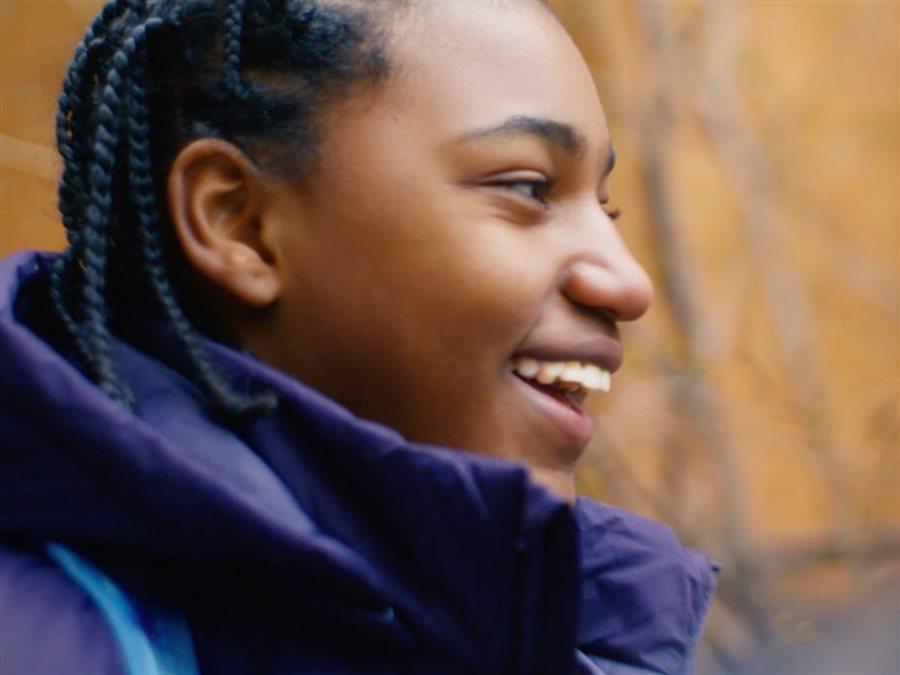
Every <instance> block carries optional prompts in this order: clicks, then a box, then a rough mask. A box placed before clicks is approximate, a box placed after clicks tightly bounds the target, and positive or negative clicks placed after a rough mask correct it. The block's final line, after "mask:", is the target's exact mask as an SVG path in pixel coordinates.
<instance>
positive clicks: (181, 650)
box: [45, 542, 200, 675]
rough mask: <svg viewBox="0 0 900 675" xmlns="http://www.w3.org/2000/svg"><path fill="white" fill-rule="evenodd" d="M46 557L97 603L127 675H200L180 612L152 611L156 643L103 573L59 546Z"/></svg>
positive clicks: (49, 546) (53, 545) (52, 545)
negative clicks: (117, 646) (117, 648)
mask: <svg viewBox="0 0 900 675" xmlns="http://www.w3.org/2000/svg"><path fill="white" fill-rule="evenodd" d="M45 549H46V551H47V555H49V556H50V558H51V559H52V560H53V561H54V562H55V563H56V564H57V565H59V566H60V568H62V570H63V571H64V572H65V573H66V574H67V575H68V576H69V578H70V579H72V581H74V582H75V583H76V584H77V585H78V586H79V587H80V588H81V589H82V590H83V591H84V592H85V593H86V594H87V595H88V597H90V598H91V600H93V602H94V604H96V605H97V607H98V608H99V609H100V612H101V613H102V614H103V617H104V618H105V619H106V622H107V623H108V624H109V627H110V631H111V632H112V634H113V637H114V638H115V640H116V643H117V644H118V645H119V650H120V651H121V653H122V659H123V661H124V662H125V671H126V672H127V673H128V675H199V672H200V671H199V669H198V667H197V657H196V655H195V654H194V645H193V642H192V640H191V633H190V630H189V629H188V625H187V621H185V619H184V616H183V615H182V614H181V613H180V612H176V611H172V610H163V609H159V608H152V610H151V611H150V612H149V614H150V616H151V617H152V619H151V623H152V631H153V635H152V639H151V637H149V636H148V635H147V632H146V631H145V630H144V628H143V626H142V625H141V622H140V619H139V616H138V612H137V609H136V608H135V606H134V603H132V601H131V600H130V599H129V597H128V596H127V595H126V594H125V593H124V592H123V591H122V589H121V588H119V586H117V585H116V584H115V582H113V581H112V579H110V578H109V577H107V576H106V575H105V574H103V572H101V571H100V570H99V569H97V568H96V567H95V566H94V565H92V564H91V563H90V562H88V561H87V560H85V559H84V558H82V557H81V556H79V555H78V554H77V553H75V552H74V551H73V550H71V549H69V548H66V547H65V546H63V545H61V544H57V543H55V542H48V543H47V544H46V545H45Z"/></svg>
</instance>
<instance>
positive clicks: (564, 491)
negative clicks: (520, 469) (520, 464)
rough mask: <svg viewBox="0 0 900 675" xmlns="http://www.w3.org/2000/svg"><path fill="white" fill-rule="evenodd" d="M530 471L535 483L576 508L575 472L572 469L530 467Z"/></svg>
mask: <svg viewBox="0 0 900 675" xmlns="http://www.w3.org/2000/svg"><path fill="white" fill-rule="evenodd" d="M528 471H529V473H530V474H531V478H532V480H534V482H535V483H537V484H538V485H541V486H543V487H545V488H547V489H548V490H550V492H553V493H554V494H555V495H556V496H558V497H560V498H561V499H564V500H565V501H566V502H568V504H569V505H570V506H574V504H575V496H576V494H575V472H574V470H573V468H572V467H545V466H529V467H528Z"/></svg>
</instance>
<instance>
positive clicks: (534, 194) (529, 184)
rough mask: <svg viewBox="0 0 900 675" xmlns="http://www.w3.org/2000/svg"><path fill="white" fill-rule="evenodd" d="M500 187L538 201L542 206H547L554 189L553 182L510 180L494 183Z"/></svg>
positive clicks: (543, 180)
mask: <svg viewBox="0 0 900 675" xmlns="http://www.w3.org/2000/svg"><path fill="white" fill-rule="evenodd" d="M493 185H496V186H498V187H502V188H507V189H509V190H512V191H513V192H518V193H519V194H521V195H523V196H524V197H527V198H528V199H531V200H532V201H536V202H538V203H539V204H541V205H542V206H547V204H548V201H549V199H548V197H549V194H550V190H551V189H552V188H553V181H552V180H546V179H542V180H510V181H503V182H497V183H493Z"/></svg>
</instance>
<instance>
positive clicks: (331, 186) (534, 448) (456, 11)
mask: <svg viewBox="0 0 900 675" xmlns="http://www.w3.org/2000/svg"><path fill="white" fill-rule="evenodd" d="M418 14H419V16H418V18H413V19H410V23H409V24H408V25H406V27H405V28H404V29H403V30H401V31H400V35H399V37H397V38H395V39H394V41H393V42H392V44H393V45H394V50H395V51H394V53H393V54H392V60H393V63H394V65H395V68H396V71H395V76H394V77H392V79H391V80H390V81H388V82H386V83H385V84H384V85H383V86H381V87H380V88H378V89H377V91H373V92H369V93H366V94H360V95H357V96H351V97H350V99H349V100H347V101H345V102H343V103H339V104H337V105H335V106H334V107H332V108H330V109H329V110H328V114H327V117H326V119H325V120H324V122H323V130H324V131H323V133H324V139H323V142H322V144H321V147H320V153H319V156H320V159H319V162H318V164H317V166H316V169H315V170H314V172H313V173H311V174H309V175H307V176H305V177H304V178H302V179H301V180H300V181H298V182H295V183H291V184H288V183H285V182H278V181H276V180H274V179H271V180H270V179H266V180H267V181H268V182H267V183H266V185H265V199H264V200H263V204H262V206H261V207H260V211H259V220H258V222H259V225H258V226H259V227H260V228H262V229H261V231H262V233H263V234H262V236H261V241H263V242H264V245H265V247H266V256H264V257H265V258H266V264H267V265H269V266H270V267H271V269H272V270H274V273H275V274H276V275H277V280H278V283H277V299H276V300H275V302H274V303H273V304H272V305H271V306H269V307H268V308H266V309H265V310H260V311H257V312H251V313H249V314H245V315H244V316H245V318H244V319H242V320H241V321H239V322H238V325H236V326H233V328H234V329H235V330H236V332H237V334H238V336H239V338H240V339H241V340H243V342H244V343H245V344H246V345H247V346H248V347H249V348H250V349H251V350H253V351H254V352H255V353H256V354H257V355H258V356H259V357H260V358H262V359H263V360H265V361H267V362H269V363H271V364H273V365H275V366H277V367H279V368H281V369H283V370H285V371H287V372H290V373H292V374H293V375H295V376H296V377H298V378H299V379H301V380H303V381H304V382H306V383H308V384H309V385H311V386H313V387H315V388H317V389H319V390H320V391H322V392H324V393H325V394H327V395H328V396H331V397H333V398H334V399H336V400H338V401H339V402H341V403H343V404H344V405H346V406H347V407H349V408H350V409H351V410H352V411H353V412H355V413H357V414H358V415H360V416H363V417H367V418H370V419H374V420H377V421H380V422H383V423H385V424H388V425H390V426H391V427H394V428H395V429H397V430H398V431H400V432H401V433H403V434H404V435H405V436H406V437H407V438H409V439H412V440H415V441H422V442H430V443H438V444H443V445H450V446H456V447H460V448H465V449H468V450H473V451H477V452H481V453H486V454H490V455H495V456H500V457H504V458H509V459H518V460H521V461H524V462H526V463H527V464H528V465H530V466H531V467H534V468H537V469H540V468H542V467H547V468H551V467H568V468H569V469H571V467H572V465H573V464H574V462H575V460H576V459H577V458H578V456H579V454H580V452H581V450H582V449H583V447H584V445H585V444H586V442H587V441H588V439H589V436H590V425H589V422H587V420H586V419H585V418H584V417H583V416H578V415H576V414H575V413H574V412H572V411H571V409H569V410H568V411H567V410H566V406H564V405H563V404H561V403H558V402H556V401H555V400H554V399H552V398H551V397H548V396H547V395H546V394H541V393H538V391H537V390H536V389H532V388H530V387H529V386H528V385H525V384H524V382H523V381H522V380H520V379H519V378H517V377H516V376H514V375H513V374H512V371H511V368H510V360H511V359H512V358H513V357H514V356H515V355H518V354H523V353H530V354H532V355H536V356H542V357H543V358H545V359H546V360H551V361H565V360H580V361H595V362H597V363H599V364H601V365H602V366H603V367H604V368H605V369H607V370H615V368H616V367H618V365H619V363H620V360H621V347H620V343H619V341H618V332H617V328H616V321H617V320H623V321H627V320H633V319H636V318H638V317H639V316H641V315H642V314H643V313H644V312H645V311H646V309H647V306H648V304H649V303H650V300H651V296H652V289H651V285H650V282H649V280H648V277H647V275H646V274H645V272H644V271H643V270H642V268H641V267H640V266H639V265H638V263H637V262H636V261H635V260H634V259H633V258H632V257H631V255H630V254H629V252H628V250H627V249H626V247H625V245H624V244H623V242H622V240H621V239H620V237H619V235H618V233H617V232H616V229H615V228H614V226H613V223H612V221H611V219H610V218H609V216H608V215H607V213H606V211H605V210H604V204H605V203H606V201H607V200H608V199H609V186H608V180H609V176H608V173H609V170H610V169H611V158H612V146H611V145H610V138H609V132H608V131H607V127H606V120H605V118H604V114H603V109H602V108H601V106H600V101H599V99H598V96H597V92H596V90H595V87H594V85H593V82H592V79H591V76H590V73H589V71H588V68H587V66H586V64H585V63H584V61H583V60H582V58H581V56H580V54H579V53H578V51H577V49H576V47H575V46H574V44H573V43H572V41H571V40H570V38H569V37H568V35H567V34H566V33H565V31H564V30H563V29H562V28H561V27H560V26H559V24H558V23H557V22H556V20H555V19H554V18H553V17H552V16H551V15H550V14H549V13H548V12H547V11H546V10H544V9H543V8H541V7H540V6H539V5H537V4H534V5H532V4H531V3H514V4H512V5H502V6H498V5H496V4H494V3H481V2H451V3H434V6H433V7H429V8H427V10H426V11H423V12H420V13H418ZM550 183H552V187H548V185H549V184H550ZM600 395H602V394H600Z"/></svg>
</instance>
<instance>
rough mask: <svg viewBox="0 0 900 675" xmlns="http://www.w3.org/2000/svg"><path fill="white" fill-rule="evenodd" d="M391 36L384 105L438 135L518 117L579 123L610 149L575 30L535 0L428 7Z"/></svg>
mask: <svg viewBox="0 0 900 675" xmlns="http://www.w3.org/2000/svg"><path fill="white" fill-rule="evenodd" d="M423 4H424V7H423V10H422V11H418V12H414V13H413V14H412V15H411V16H410V17H409V19H408V21H406V22H404V25H403V26H402V27H399V28H398V30H397V31H396V33H395V35H394V37H393V39H392V40H391V61H392V63H393V65H394V77H393V78H392V79H391V81H390V82H389V83H388V84H387V85H386V87H385V88H384V89H383V90H382V92H381V94H382V96H380V98H381V103H382V104H384V105H385V106H386V107H388V108H391V109H393V110H392V114H393V115H395V116H397V117H398V118H399V117H401V116H402V117H403V118H404V119H405V120H406V121H407V122H414V121H415V120H418V122H419V123H420V124H422V125H424V126H425V128H426V130H427V131H428V133H430V134H432V135H434V136H436V137H440V140H446V139H450V138H456V137H458V136H460V135H461V134H464V133H466V132H468V131H470V130H472V129H477V128H486V127H490V126H492V125H495V124H497V123H498V122H500V121H502V120H504V119H508V118H511V117H516V116H523V115H527V116H532V117H543V118H548V119H555V120H560V121H562V122H565V123H567V124H569V125H571V126H572V127H573V128H574V129H575V130H576V131H577V132H578V133H579V134H580V135H581V136H583V138H584V139H585V141H586V147H587V148H589V149H590V151H591V152H601V153H605V152H606V151H607V150H606V146H608V144H609V139H608V132H607V128H606V119H605V117H604V114H603V109H602V107H601V104H600V100H599V97H598V95H597V90H596V87H595V86H594V83H593V79H592V77H591V74H590V71H589V69H588V67H587V64H586V63H585V62H584V59H583V58H582V57H581V54H580V53H579V52H578V49H577V48H576V47H575V45H574V43H573V42H572V40H571V38H570V37H569V35H568V34H567V33H566V32H565V30H564V29H563V28H562V26H560V24H559V23H558V22H557V20H556V19H555V18H554V17H553V16H552V15H551V14H550V13H549V12H548V11H547V10H546V9H545V8H543V7H541V6H540V5H539V4H537V3H533V2H514V3H509V2H504V3H494V2H482V1H481V0H460V1H458V2H446V3H439V2H434V3H432V2H429V3H423Z"/></svg>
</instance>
